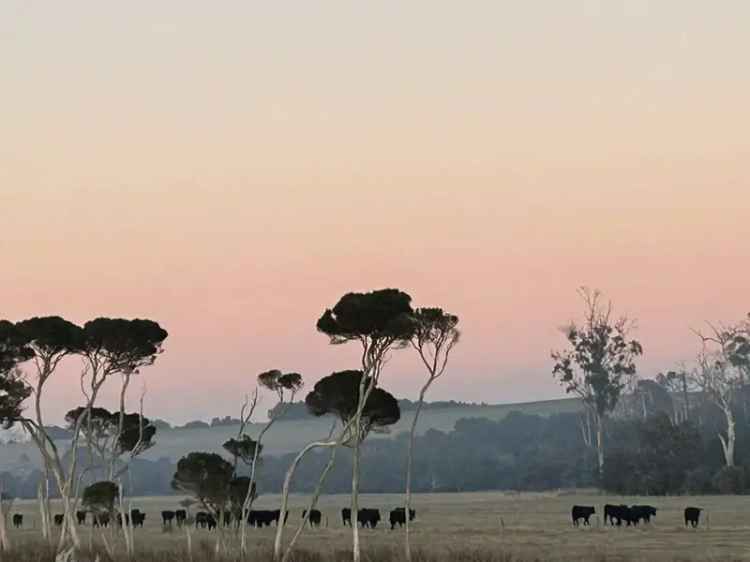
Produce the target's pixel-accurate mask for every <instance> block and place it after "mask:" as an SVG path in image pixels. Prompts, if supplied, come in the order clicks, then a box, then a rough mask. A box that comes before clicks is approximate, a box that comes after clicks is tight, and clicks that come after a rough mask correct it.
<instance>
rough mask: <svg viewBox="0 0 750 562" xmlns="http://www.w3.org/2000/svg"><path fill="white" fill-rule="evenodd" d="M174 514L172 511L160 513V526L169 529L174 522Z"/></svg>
mask: <svg viewBox="0 0 750 562" xmlns="http://www.w3.org/2000/svg"><path fill="white" fill-rule="evenodd" d="M174 517H175V513H174V511H162V512H161V522H162V525H164V526H165V527H171V526H172V521H174Z"/></svg>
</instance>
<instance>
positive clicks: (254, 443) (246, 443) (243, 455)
mask: <svg viewBox="0 0 750 562" xmlns="http://www.w3.org/2000/svg"><path fill="white" fill-rule="evenodd" d="M258 386H259V387H261V388H264V389H266V390H269V391H271V392H273V393H275V394H276V397H277V402H276V406H275V407H274V409H275V410H276V411H277V412H278V414H277V415H276V416H271V417H270V418H269V420H268V422H267V423H266V424H265V425H264V426H263V428H262V429H261V430H260V432H259V433H258V438H257V440H255V439H253V438H251V437H250V436H249V435H243V431H244V428H245V426H246V425H247V421H248V420H249V416H251V415H252V411H253V410H254V408H255V405H256V404H257V391H256V393H255V397H254V398H253V400H252V402H251V404H252V407H251V409H250V413H249V414H248V416H247V419H246V418H245V415H244V411H245V407H244V406H243V412H242V413H241V414H240V419H241V420H242V424H241V426H240V434H239V435H238V437H237V439H230V440H229V441H227V442H226V443H224V449H225V450H226V451H228V452H229V453H230V454H232V456H233V457H234V458H235V468H236V459H237V458H240V459H242V460H243V461H244V462H245V463H246V464H248V465H249V467H250V478H249V479H246V480H247V484H246V487H245V497H244V500H243V502H242V504H241V505H242V508H241V510H240V511H239V517H240V518H241V524H240V527H241V538H240V552H241V554H242V555H243V556H244V555H245V553H246V551H247V525H248V521H247V514H248V513H249V511H250V509H251V508H252V505H253V501H255V498H256V496H257V490H256V474H257V465H258V458H259V456H260V452H261V450H262V449H263V444H262V441H263V437H264V436H265V434H266V432H267V431H268V430H269V429H271V427H272V426H273V424H274V423H275V422H276V421H277V420H278V419H279V418H281V417H282V416H283V415H284V413H285V412H286V407H285V405H286V406H288V405H289V404H291V403H292V402H293V401H294V397H295V396H296V395H297V392H299V391H300V389H301V388H302V386H303V380H302V375H300V374H299V373H283V372H281V371H280V370H278V369H272V370H270V371H264V372H263V373H260V374H259V375H258ZM245 404H246V405H247V404H248V400H246V401H245ZM235 479H236V482H235V485H234V489H236V488H237V487H238V486H239V485H240V483H241V482H244V481H245V479H244V478H243V479H239V478H237V477H236V474H235ZM279 526H280V527H283V526H284V521H283V520H279Z"/></svg>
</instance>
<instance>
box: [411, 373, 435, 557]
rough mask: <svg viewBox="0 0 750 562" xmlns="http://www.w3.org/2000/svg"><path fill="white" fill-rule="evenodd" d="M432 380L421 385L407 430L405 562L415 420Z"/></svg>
mask: <svg viewBox="0 0 750 562" xmlns="http://www.w3.org/2000/svg"><path fill="white" fill-rule="evenodd" d="M432 380H433V379H432V378H430V380H429V381H427V384H425V385H424V386H423V387H422V390H421V392H420V393H419V402H417V409H416V411H415V412H414V419H413V420H412V422H411V430H410V431H409V450H408V452H407V457H406V497H405V500H404V517H405V522H406V541H405V544H404V549H405V550H404V554H405V555H406V562H411V537H410V534H409V532H410V529H409V521H410V519H411V517H409V513H410V512H409V510H410V509H411V474H412V467H413V464H414V438H415V435H416V432H417V422H418V421H419V414H420V412H421V411H422V405H423V404H424V397H425V394H426V393H427V389H428V388H429V387H430V384H431V383H432Z"/></svg>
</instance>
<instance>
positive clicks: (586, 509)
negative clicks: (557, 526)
mask: <svg viewBox="0 0 750 562" xmlns="http://www.w3.org/2000/svg"><path fill="white" fill-rule="evenodd" d="M595 513H596V509H594V507H592V506H588V505H574V506H573V509H572V510H571V516H572V517H573V525H575V526H576V527H578V525H580V524H581V520H583V524H584V525H591V523H590V522H589V518H590V517H591V516H592V515H594V514H595Z"/></svg>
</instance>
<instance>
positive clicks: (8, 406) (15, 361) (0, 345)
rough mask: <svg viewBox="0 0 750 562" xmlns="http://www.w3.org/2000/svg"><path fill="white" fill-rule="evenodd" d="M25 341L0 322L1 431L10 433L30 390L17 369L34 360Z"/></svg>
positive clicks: (11, 328) (13, 330) (8, 324)
mask: <svg viewBox="0 0 750 562" xmlns="http://www.w3.org/2000/svg"><path fill="white" fill-rule="evenodd" d="M28 343H29V342H28V340H27V339H26V338H25V337H24V336H23V334H22V333H21V332H20V331H19V330H18V329H17V328H16V327H15V326H14V325H13V323H12V322H8V321H7V320H0V427H2V428H3V429H10V428H11V427H12V426H13V424H14V423H15V422H16V421H17V420H18V419H19V418H20V417H21V413H22V412H23V402H24V401H25V400H26V399H27V398H28V397H29V396H30V395H31V392H32V389H31V387H30V386H28V385H27V384H26V381H24V379H23V376H22V373H21V371H20V370H19V369H18V365H19V364H21V363H24V362H25V361H28V360H29V359H31V358H32V357H34V351H33V350H32V349H31V347H29V345H28Z"/></svg>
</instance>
